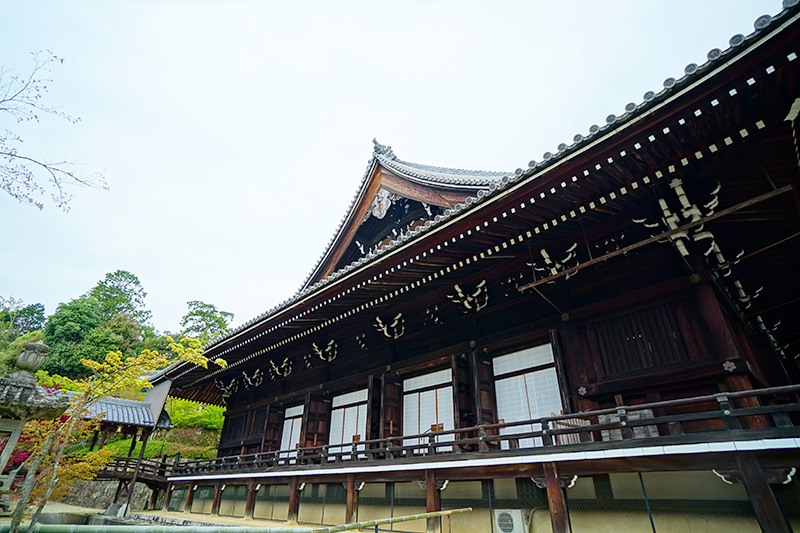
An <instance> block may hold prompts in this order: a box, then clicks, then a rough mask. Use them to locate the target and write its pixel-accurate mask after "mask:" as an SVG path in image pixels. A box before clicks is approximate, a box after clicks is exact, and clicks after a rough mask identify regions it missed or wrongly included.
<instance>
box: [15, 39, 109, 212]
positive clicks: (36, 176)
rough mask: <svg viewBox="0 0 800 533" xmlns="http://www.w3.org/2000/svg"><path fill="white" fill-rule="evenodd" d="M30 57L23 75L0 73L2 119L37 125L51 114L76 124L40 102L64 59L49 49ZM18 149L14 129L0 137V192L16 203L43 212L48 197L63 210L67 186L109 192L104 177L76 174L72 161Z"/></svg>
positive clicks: (67, 198)
mask: <svg viewBox="0 0 800 533" xmlns="http://www.w3.org/2000/svg"><path fill="white" fill-rule="evenodd" d="M32 56H33V68H32V69H31V72H30V73H29V74H28V75H27V76H18V75H13V74H11V72H9V71H7V70H2V69H0V117H2V115H4V114H5V115H7V116H10V117H13V118H14V119H15V121H16V122H17V123H20V122H30V121H32V122H39V121H40V118H41V117H42V116H44V115H50V116H53V117H57V118H60V119H64V120H67V121H69V122H71V123H73V124H75V123H77V122H78V121H79V120H80V119H79V118H75V117H72V116H70V115H68V114H66V113H65V112H63V111H62V110H61V109H60V108H58V107H54V106H50V105H47V104H45V103H44V101H43V97H44V96H45V95H46V94H47V90H48V88H47V87H48V84H49V83H50V82H51V81H52V80H51V79H50V78H48V77H47V75H48V74H49V73H50V67H51V66H52V65H53V64H62V63H63V62H64V60H63V59H62V58H60V57H58V56H56V55H54V54H53V53H52V52H51V51H49V50H47V51H44V52H36V53H34V54H32ZM22 146H23V139H22V138H21V137H20V136H19V135H17V134H15V133H14V132H13V131H10V130H8V129H7V130H6V131H5V134H3V135H0V189H2V190H4V191H5V192H6V193H8V194H9V195H10V196H11V197H12V198H15V199H16V200H18V201H19V202H20V203H23V204H27V205H31V206H35V207H37V208H38V209H43V208H44V200H43V196H45V195H46V194H49V196H50V197H51V198H52V200H53V203H54V204H55V205H56V206H57V207H58V208H59V209H62V210H64V211H67V210H69V201H70V199H71V195H70V194H69V193H68V192H66V190H65V189H66V187H68V186H80V187H95V188H100V189H107V188H108V187H107V186H106V182H105V178H104V176H103V174H102V173H91V174H83V173H81V172H79V171H78V170H76V168H75V167H76V163H75V162H74V161H69V160H68V159H64V160H62V161H57V162H51V161H48V160H45V159H42V158H39V157H35V156H33V155H31V154H29V153H25V152H22V151H21V148H22Z"/></svg>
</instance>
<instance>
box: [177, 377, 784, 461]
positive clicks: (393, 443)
mask: <svg viewBox="0 0 800 533" xmlns="http://www.w3.org/2000/svg"><path fill="white" fill-rule="evenodd" d="M798 392H800V385H787V386H781V387H771V388H767V389H757V390H750V391H739V392H721V393H716V394H709V395H704V396H697V397H692V398H681V399H676V400H666V401H659V402H650V403H645V404H638V405H623V406H619V407H613V408H607V409H598V410H595V411H586V412H580V413H570V414H564V415H555V416H546V417H540V418H534V419H530V420H521V421H514V422H508V423H502V424H483V425H478V426H473V427H469V428H458V429H452V430H447V431H428V432H425V433H420V434H416V435H394V436H389V437H384V438H380V439H368V440H361V441H355V442H350V443H342V444H319V445H315V446H308V447H300V448H296V449H291V450H274V451H266V452H257V453H253V454H247V455H235V456H225V457H217V458H215V459H201V460H194V461H183V462H181V463H179V464H175V465H172V472H171V475H176V474H192V473H195V472H209V471H219V470H225V471H230V470H263V469H268V468H280V467H289V466H292V465H298V464H307V463H323V464H324V463H330V462H339V461H361V460H380V459H392V458H396V457H399V456H405V457H410V456H422V455H429V454H440V453H451V452H453V453H460V452H461V451H463V450H465V449H466V450H470V451H478V452H486V451H498V450H500V448H502V447H503V446H507V447H508V448H512V449H513V448H517V447H519V442H520V441H523V440H528V439H540V440H539V441H536V442H537V447H539V446H542V447H550V446H563V445H579V444H580V443H579V442H575V441H576V439H577V440H578V441H580V440H581V439H590V440H592V439H595V438H605V437H609V435H610V433H607V432H616V434H617V435H618V436H617V437H615V439H623V440H625V439H632V438H641V433H642V432H645V433H647V435H648V437H652V435H650V433H652V431H654V430H653V429H652V428H657V427H658V426H659V425H660V426H662V428H663V427H667V426H669V429H670V432H672V430H673V427H672V426H673V425H680V424H682V423H684V422H697V421H703V420H707V421H712V422H714V421H716V424H717V426H718V429H715V428H713V427H709V428H708V430H707V431H719V430H729V431H730V430H745V431H748V430H747V424H746V423H745V424H742V422H744V421H746V420H747V419H748V418H749V417H760V418H761V419H764V420H766V417H771V419H772V420H773V423H774V426H775V427H783V426H787V425H791V421H790V420H789V416H788V415H789V414H791V413H793V412H797V411H800V399H798V398H797V397H795V398H794V399H793V402H792V403H785V404H778V405H760V406H751V405H746V406H743V407H734V406H732V405H731V402H732V401H733V400H740V399H742V398H748V397H763V396H768V395H773V396H777V395H784V394H796V393H798ZM692 404H695V405H696V406H697V407H698V410H696V411H685V410H682V411H681V412H680V413H678V414H654V412H657V411H659V410H665V409H668V408H671V407H682V406H687V405H692ZM704 404H711V405H714V406H715V408H711V409H709V406H708V405H704ZM645 411H649V412H648V413H647V416H644V415H642V416H639V415H637V416H632V415H633V413H639V412H645ZM662 413H663V411H662ZM756 426H760V427H761V428H763V427H764V422H763V420H762V422H761V423H760V425H759V424H756ZM638 428H643V429H639V433H640V435H638V437H637V435H636V434H635V431H636V430H637V429H638ZM757 430H758V427H757V428H755V429H753V430H751V431H757ZM707 431H703V432H702V433H706V432H707ZM697 433H701V432H695V434H697ZM677 434H682V432H681V433H677ZM659 436H661V437H663V436H664V435H660V432H659ZM609 438H611V437H609ZM560 441H562V442H560ZM563 441H571V442H563ZM538 442H541V444H538ZM651 443H652V444H657V442H651ZM641 444H644V443H639V442H637V445H641ZM492 447H493V448H492Z"/></svg>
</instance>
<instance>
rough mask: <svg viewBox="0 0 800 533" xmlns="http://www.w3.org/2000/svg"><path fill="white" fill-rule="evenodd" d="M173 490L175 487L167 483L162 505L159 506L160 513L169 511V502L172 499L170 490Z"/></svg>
mask: <svg viewBox="0 0 800 533" xmlns="http://www.w3.org/2000/svg"><path fill="white" fill-rule="evenodd" d="M174 488H175V487H174V486H173V485H172V483H167V488H166V491H165V492H164V503H163V504H162V505H161V510H162V511H166V510H167V509H169V501H170V500H171V499H172V490H173V489H174Z"/></svg>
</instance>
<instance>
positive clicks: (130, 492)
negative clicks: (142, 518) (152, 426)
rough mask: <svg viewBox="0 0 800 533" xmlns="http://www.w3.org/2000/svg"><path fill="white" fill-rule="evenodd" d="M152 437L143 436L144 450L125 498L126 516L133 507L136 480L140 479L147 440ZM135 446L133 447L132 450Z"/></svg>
mask: <svg viewBox="0 0 800 533" xmlns="http://www.w3.org/2000/svg"><path fill="white" fill-rule="evenodd" d="M149 436H150V433H144V434H143V436H142V448H141V449H140V450H139V459H138V460H137V461H136V468H135V469H134V470H133V477H132V478H131V481H130V483H129V484H128V497H127V498H125V515H127V514H128V510H129V509H130V507H131V499H132V498H133V492H134V490H135V489H136V478H138V477H139V470H141V468H142V457H144V449H145V447H146V446H147V438H148V437H149ZM135 440H136V435H135V434H134V441H135ZM132 449H133V446H131V450H132ZM128 457H130V453H128Z"/></svg>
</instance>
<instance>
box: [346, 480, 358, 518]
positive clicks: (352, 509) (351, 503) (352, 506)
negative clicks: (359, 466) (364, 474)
mask: <svg viewBox="0 0 800 533" xmlns="http://www.w3.org/2000/svg"><path fill="white" fill-rule="evenodd" d="M357 509H358V492H357V491H356V475H355V474H347V503H346V504H345V510H344V521H345V523H346V524H349V523H351V522H353V521H355V517H356V510H357Z"/></svg>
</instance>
